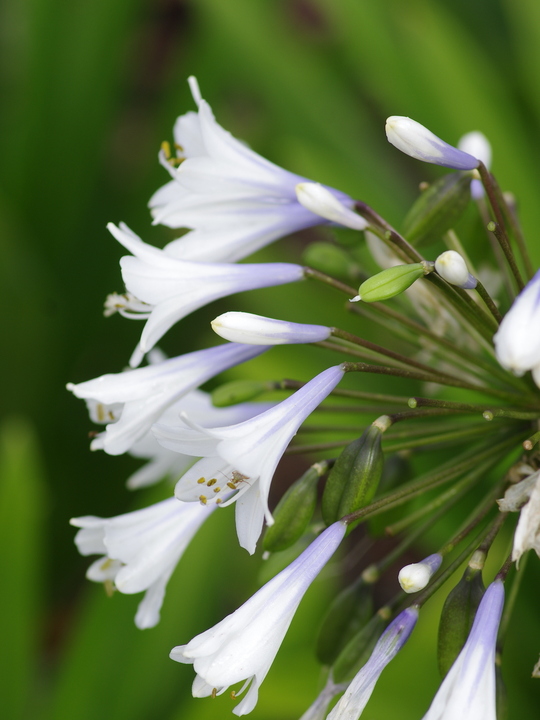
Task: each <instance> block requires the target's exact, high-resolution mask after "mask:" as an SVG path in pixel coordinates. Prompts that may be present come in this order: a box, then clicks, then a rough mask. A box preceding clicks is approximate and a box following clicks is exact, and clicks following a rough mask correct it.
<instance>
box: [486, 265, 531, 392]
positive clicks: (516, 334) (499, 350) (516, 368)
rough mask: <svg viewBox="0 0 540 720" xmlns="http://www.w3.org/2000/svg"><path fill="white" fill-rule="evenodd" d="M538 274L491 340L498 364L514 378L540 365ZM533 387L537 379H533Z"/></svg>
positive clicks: (519, 296)
mask: <svg viewBox="0 0 540 720" xmlns="http://www.w3.org/2000/svg"><path fill="white" fill-rule="evenodd" d="M538 328H540V270H539V271H538V272H537V273H536V275H535V276H534V277H533V278H532V280H530V281H529V282H528V283H527V285H526V286H525V287H524V288H523V290H522V291H521V292H520V293H519V295H518V296H517V298H516V299H515V300H514V303H513V305H512V307H511V308H510V310H509V311H508V312H507V313H506V315H505V316H504V318H503V320H502V322H501V324H500V326H499V329H498V330H497V332H496V333H495V335H494V337H493V342H494V343H495V353H496V355H497V360H498V361H499V362H500V364H501V365H502V366H503V367H504V368H506V369H507V370H511V371H512V372H513V373H514V374H515V375H523V373H524V372H525V371H526V370H531V369H533V368H536V367H537V366H538V365H540V332H538ZM535 380H536V384H537V385H538V379H537V377H536V376H535Z"/></svg>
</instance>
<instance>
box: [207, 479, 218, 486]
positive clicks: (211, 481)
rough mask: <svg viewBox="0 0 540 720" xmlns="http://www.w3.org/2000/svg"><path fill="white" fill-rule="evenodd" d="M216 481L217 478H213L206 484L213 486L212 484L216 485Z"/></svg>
mask: <svg viewBox="0 0 540 720" xmlns="http://www.w3.org/2000/svg"><path fill="white" fill-rule="evenodd" d="M216 483H217V480H216V478H212V479H211V480H209V481H208V482H207V483H206V484H207V485H208V487H212V485H215V484H216Z"/></svg>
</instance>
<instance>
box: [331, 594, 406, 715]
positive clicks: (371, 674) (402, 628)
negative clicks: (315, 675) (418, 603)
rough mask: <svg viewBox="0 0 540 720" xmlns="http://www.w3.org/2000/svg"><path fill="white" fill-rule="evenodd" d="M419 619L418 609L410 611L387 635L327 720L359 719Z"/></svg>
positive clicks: (383, 635) (400, 615)
mask: <svg viewBox="0 0 540 720" xmlns="http://www.w3.org/2000/svg"><path fill="white" fill-rule="evenodd" d="M417 620H418V610H417V609H416V608H414V607H413V608H407V609H406V610H404V611H403V612H402V613H400V614H399V615H398V616H397V618H395V620H393V621H392V622H391V623H390V625H389V626H388V627H387V628H386V630H385V631H384V632H383V634H382V635H381V637H380V638H379V641H378V642H377V644H376V645H375V648H374V650H373V652H372V653H371V656H370V658H369V660H368V661H367V663H366V664H365V665H364V666H363V667H362V668H361V670H360V671H359V672H358V673H357V674H356V675H355V677H354V678H353V680H352V681H351V684H350V685H349V687H348V688H347V689H346V690H345V693H344V694H343V697H342V698H341V699H340V701H339V702H338V704H337V705H336V706H335V708H334V709H333V710H332V712H331V713H330V714H329V715H328V718H327V720H358V718H359V717H360V715H361V714H362V712H363V710H364V708H365V707H366V705H367V703H368V700H369V698H370V697H371V695H372V693H373V690H374V689H375V685H376V684H377V680H378V679H379V677H380V675H381V673H382V671H383V670H384V668H385V667H386V666H387V665H388V663H389V662H390V660H393V659H394V658H395V656H396V655H397V654H398V652H399V651H400V650H401V648H402V647H403V646H404V645H405V643H406V642H407V640H408V639H409V637H410V634H411V633H412V631H413V630H414V626H415V625H416V621H417Z"/></svg>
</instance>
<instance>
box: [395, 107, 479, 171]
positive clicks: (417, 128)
mask: <svg viewBox="0 0 540 720" xmlns="http://www.w3.org/2000/svg"><path fill="white" fill-rule="evenodd" d="M386 137H387V138H388V141H389V142H390V143H392V145H394V147H396V148H397V149H398V150H401V152H403V153H405V154H406V155H410V156H411V157H413V158H415V159H416V160H422V161H423V162H428V163H433V164H434V165H442V166H443V167H448V168H453V169H454V170H474V169H475V168H477V167H478V165H479V159H478V158H476V157H473V156H472V155H469V153H466V152H463V151H462V150H458V149H457V148H455V147H453V146H452V145H449V144H448V143H446V142H444V140H441V138H439V137H437V136H436V135H434V134H433V133H432V132H431V130H428V129H427V128H426V127H424V126H423V125H420V123H418V122H416V120H411V118H408V117H403V116H400V115H392V116H391V117H389V118H388V120H387V121H386Z"/></svg>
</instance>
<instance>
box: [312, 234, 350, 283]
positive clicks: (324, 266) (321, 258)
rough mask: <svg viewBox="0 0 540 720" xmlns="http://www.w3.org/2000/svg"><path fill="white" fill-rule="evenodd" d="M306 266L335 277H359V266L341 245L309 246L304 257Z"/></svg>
mask: <svg viewBox="0 0 540 720" xmlns="http://www.w3.org/2000/svg"><path fill="white" fill-rule="evenodd" d="M302 261H303V263H304V264H305V265H308V266H309V267H312V268H315V270H320V271H321V272H324V273H326V274H327V275H332V276H333V277H343V278H351V277H357V275H358V270H359V266H358V264H357V263H356V262H354V261H353V260H352V258H351V256H350V255H349V253H348V252H347V251H346V250H344V249H343V248H342V247H339V245H334V244H332V243H328V242H315V243H311V244H310V245H308V247H307V248H306V250H305V251H304V253H303V255H302Z"/></svg>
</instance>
